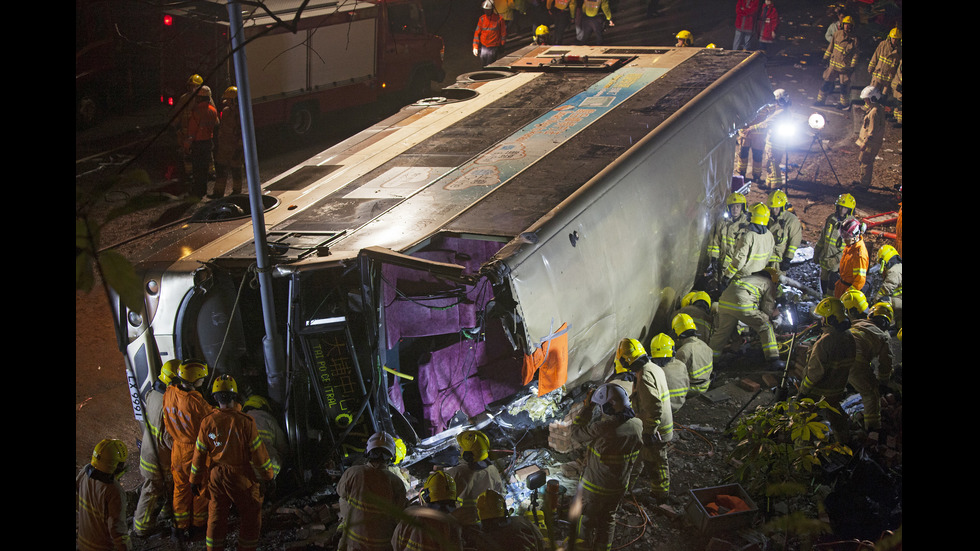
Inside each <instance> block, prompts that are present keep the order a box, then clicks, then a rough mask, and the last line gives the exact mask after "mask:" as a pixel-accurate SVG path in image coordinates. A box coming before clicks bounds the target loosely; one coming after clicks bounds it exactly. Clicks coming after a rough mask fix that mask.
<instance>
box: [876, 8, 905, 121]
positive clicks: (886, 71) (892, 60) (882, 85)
mask: <svg viewBox="0 0 980 551" xmlns="http://www.w3.org/2000/svg"><path fill="white" fill-rule="evenodd" d="M901 62H902V31H901V30H899V29H898V27H895V28H893V29H892V30H891V31H889V32H888V37H887V38H885V39H884V40H882V41H881V42H879V43H878V47H877V48H876V49H875V53H873V54H872V55H871V59H870V60H869V61H868V73H869V74H870V75H871V82H870V83H869V86H872V87H874V88H877V89H878V91H879V92H881V97H882V104H884V105H887V103H888V98H889V97H890V96H892V95H893V92H894V89H893V88H892V82H893V81H894V80H895V76H896V75H897V74H898V66H899V64H900V63H901Z"/></svg>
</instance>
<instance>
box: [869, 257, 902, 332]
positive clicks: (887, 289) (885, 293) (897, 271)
mask: <svg viewBox="0 0 980 551" xmlns="http://www.w3.org/2000/svg"><path fill="white" fill-rule="evenodd" d="M875 261H876V262H877V263H878V265H879V266H880V269H881V285H880V286H878V291H877V292H876V293H875V295H874V300H873V302H876V303H877V302H886V303H888V304H890V305H891V307H892V310H893V311H894V314H895V318H894V321H895V327H898V328H901V327H902V256H901V255H899V254H898V250H897V249H896V248H895V247H893V246H891V245H882V246H881V248H880V249H878V252H877V253H875Z"/></svg>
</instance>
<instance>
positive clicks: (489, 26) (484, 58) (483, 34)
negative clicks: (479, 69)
mask: <svg viewBox="0 0 980 551" xmlns="http://www.w3.org/2000/svg"><path fill="white" fill-rule="evenodd" d="M506 43H507V23H506V22H505V21H504V19H503V18H502V17H500V14H498V13H496V11H495V9H494V7H493V0H485V1H484V2H483V15H481V16H480V19H479V20H477V22H476V31H475V32H474V33H473V55H474V56H477V57H479V58H480V62H481V63H482V64H483V65H484V66H486V65H490V64H491V63H493V62H494V61H496V60H497V58H498V57H500V53H501V50H502V49H503V47H504V44H506Z"/></svg>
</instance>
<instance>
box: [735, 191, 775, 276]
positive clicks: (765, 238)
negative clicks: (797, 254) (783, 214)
mask: <svg viewBox="0 0 980 551" xmlns="http://www.w3.org/2000/svg"><path fill="white" fill-rule="evenodd" d="M768 224H769V207H767V206H766V205H764V204H763V203H755V204H754V205H752V206H751V207H749V224H748V225H747V226H746V228H745V231H744V232H742V234H741V235H740V236H739V237H738V241H736V242H735V248H734V249H732V255H731V257H732V261H731V262H730V263H729V264H728V269H727V271H726V272H725V276H726V278H727V279H728V281H730V282H731V281H737V280H738V279H740V278H742V277H745V276H747V275H750V274H754V273H756V272H758V271H759V270H761V269H763V268H765V267H766V264H768V263H769V258H770V257H772V250H773V249H774V248H775V246H776V241H775V240H774V239H773V237H772V233H770V231H769V228H768Z"/></svg>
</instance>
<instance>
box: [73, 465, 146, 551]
mask: <svg viewBox="0 0 980 551" xmlns="http://www.w3.org/2000/svg"><path fill="white" fill-rule="evenodd" d="M75 512H76V514H77V520H76V522H77V529H78V537H77V540H76V543H77V545H78V549H79V550H80V551H96V550H106V551H127V550H129V549H132V544H131V543H130V541H129V527H127V526H126V492H125V490H123V489H122V486H121V485H120V484H119V481H118V480H116V477H114V476H112V475H111V474H106V473H104V472H102V471H100V470H98V469H96V468H95V467H93V466H92V465H86V466H85V467H84V468H83V469H82V470H81V471H79V472H78V476H76V477H75Z"/></svg>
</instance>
